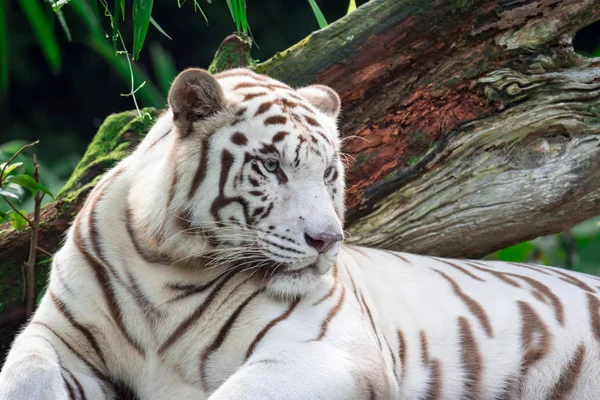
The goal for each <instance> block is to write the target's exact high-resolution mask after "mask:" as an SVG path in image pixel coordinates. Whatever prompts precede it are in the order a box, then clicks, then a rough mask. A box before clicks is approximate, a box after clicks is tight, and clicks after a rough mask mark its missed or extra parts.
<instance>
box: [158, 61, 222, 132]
mask: <svg viewBox="0 0 600 400" xmlns="http://www.w3.org/2000/svg"><path fill="white" fill-rule="evenodd" d="M224 104H225V95H224V94H223V89H222V88H221V85H220V84H219V82H217V80H216V79H215V78H214V77H213V76H212V75H211V74H209V73H208V72H207V71H205V70H203V69H199V68H190V69H186V70H185V71H183V72H182V73H180V74H179V75H178V76H177V77H176V78H175V81H174V82H173V84H172V85H171V89H170V90H169V106H170V107H171V110H172V111H173V122H174V123H175V126H176V127H177V130H178V131H179V134H180V135H181V136H187V135H189V134H190V132H191V131H192V126H193V123H194V122H196V121H200V120H203V119H206V118H208V117H210V116H212V115H214V114H216V113H217V112H219V111H220V110H222V109H223V107H224Z"/></svg>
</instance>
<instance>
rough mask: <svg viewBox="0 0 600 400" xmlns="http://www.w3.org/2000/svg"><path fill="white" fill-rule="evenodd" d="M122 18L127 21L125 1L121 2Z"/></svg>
mask: <svg viewBox="0 0 600 400" xmlns="http://www.w3.org/2000/svg"><path fill="white" fill-rule="evenodd" d="M121 18H123V21H125V0H121Z"/></svg>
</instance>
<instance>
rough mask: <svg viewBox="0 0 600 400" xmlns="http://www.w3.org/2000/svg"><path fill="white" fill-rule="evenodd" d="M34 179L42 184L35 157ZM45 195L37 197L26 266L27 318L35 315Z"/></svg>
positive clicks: (41, 194) (40, 193) (39, 194)
mask: <svg viewBox="0 0 600 400" xmlns="http://www.w3.org/2000/svg"><path fill="white" fill-rule="evenodd" d="M33 179H35V181H36V182H37V183H40V166H39V165H38V163H37V157H36V155H35V154H34V155H33ZM43 198H44V194H43V193H42V192H40V191H38V193H36V195H35V207H34V211H33V229H32V230H31V243H30V246H29V259H28V260H27V263H25V266H26V268H27V302H26V305H25V315H26V317H27V318H29V317H30V316H31V314H32V313H33V306H34V300H35V260H36V258H37V250H38V239H39V233H40V209H41V205H42V199H43Z"/></svg>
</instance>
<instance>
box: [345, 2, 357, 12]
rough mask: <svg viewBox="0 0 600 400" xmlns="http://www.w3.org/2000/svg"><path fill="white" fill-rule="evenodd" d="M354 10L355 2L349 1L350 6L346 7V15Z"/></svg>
mask: <svg viewBox="0 0 600 400" xmlns="http://www.w3.org/2000/svg"><path fill="white" fill-rule="evenodd" d="M354 10H356V1H355V0H350V4H349V5H348V11H347V12H346V14H350V13H351V12H352V11H354Z"/></svg>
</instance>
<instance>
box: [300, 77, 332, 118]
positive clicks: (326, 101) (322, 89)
mask: <svg viewBox="0 0 600 400" xmlns="http://www.w3.org/2000/svg"><path fill="white" fill-rule="evenodd" d="M296 91H297V92H298V94H299V95H300V96H302V97H304V98H305V99H306V100H308V102H309V103H310V104H312V105H313V107H315V108H316V109H317V110H319V111H321V112H322V113H323V114H325V115H328V116H330V117H331V118H333V119H336V118H337V117H338V115H339V114H340V109H341V102H340V96H338V94H337V93H336V92H335V90H333V89H332V88H330V87H329V86H324V85H312V86H307V87H304V88H301V89H298V90H296Z"/></svg>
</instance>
